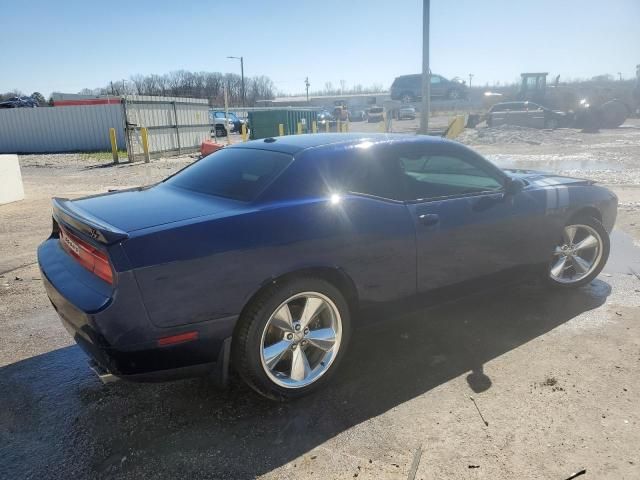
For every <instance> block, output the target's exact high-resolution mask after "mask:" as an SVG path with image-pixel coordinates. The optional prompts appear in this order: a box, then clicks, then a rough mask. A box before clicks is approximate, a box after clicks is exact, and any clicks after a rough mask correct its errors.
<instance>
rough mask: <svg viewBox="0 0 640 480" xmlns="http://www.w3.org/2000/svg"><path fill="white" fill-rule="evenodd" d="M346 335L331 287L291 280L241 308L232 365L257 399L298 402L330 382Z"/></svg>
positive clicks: (344, 315) (344, 316) (343, 313)
mask: <svg viewBox="0 0 640 480" xmlns="http://www.w3.org/2000/svg"><path fill="white" fill-rule="evenodd" d="M349 333H350V317H349V308H348V306H347V303H346V301H345V299H344V297H343V296H342V294H341V293H340V291H339V290H338V289H337V288H336V287H334V286H333V285H332V284H330V283H328V282H326V281H324V280H321V279H317V278H299V279H292V280H289V281H286V282H285V283H283V284H281V285H278V284H276V285H274V286H273V287H271V288H269V289H267V290H266V291H264V292H263V293H262V294H260V295H259V296H258V297H257V298H256V299H255V300H254V301H252V303H251V304H250V305H249V306H248V307H247V308H246V310H245V312H244V313H243V314H242V316H241V318H240V321H239V324H238V329H237V332H236V335H234V341H233V348H232V354H233V362H234V365H235V367H236V369H237V370H238V372H239V373H240V376H241V377H242V378H243V379H244V380H245V381H246V382H247V384H249V386H251V387H252V388H253V389H254V390H256V391H257V392H258V393H260V394H262V395H264V396H266V397H269V398H272V399H274V400H281V401H282V400H288V399H292V398H297V397H300V396H303V395H306V394H308V393H311V392H312V391H314V390H316V389H318V388H320V387H321V386H322V385H324V384H325V383H326V382H327V381H329V379H330V377H331V375H332V374H333V372H334V371H335V370H336V368H337V366H338V362H339V361H340V360H341V359H342V357H343V356H344V352H345V350H346V347H347V343H348V340H349Z"/></svg>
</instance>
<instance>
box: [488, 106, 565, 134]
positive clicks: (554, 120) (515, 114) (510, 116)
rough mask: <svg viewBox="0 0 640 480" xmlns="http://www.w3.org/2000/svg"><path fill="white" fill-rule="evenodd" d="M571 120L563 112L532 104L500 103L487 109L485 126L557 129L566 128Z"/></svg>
mask: <svg viewBox="0 0 640 480" xmlns="http://www.w3.org/2000/svg"><path fill="white" fill-rule="evenodd" d="M571 118H572V117H571V116H569V115H567V114H566V113H565V112H560V111H555V110H551V109H549V108H546V107H543V106H541V105H538V104H537V103H533V102H501V103H496V104H495V105H493V106H492V107H491V108H490V109H489V112H488V114H487V126H489V127H497V126H499V125H517V126H520V127H531V128H559V127H566V126H568V125H569V123H570V122H571Z"/></svg>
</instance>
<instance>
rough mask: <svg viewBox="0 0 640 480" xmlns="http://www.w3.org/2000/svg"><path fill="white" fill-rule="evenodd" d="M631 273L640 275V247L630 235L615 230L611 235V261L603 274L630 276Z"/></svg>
mask: <svg viewBox="0 0 640 480" xmlns="http://www.w3.org/2000/svg"><path fill="white" fill-rule="evenodd" d="M631 271H634V272H635V273H637V274H638V275H640V245H638V243H637V242H635V241H634V239H633V237H632V236H631V235H629V234H628V233H625V232H623V231H622V230H618V229H614V230H613V232H612V233H611V253H610V255H609V261H608V262H607V264H606V265H605V267H604V270H603V272H604V273H610V274H613V273H623V274H628V273H631Z"/></svg>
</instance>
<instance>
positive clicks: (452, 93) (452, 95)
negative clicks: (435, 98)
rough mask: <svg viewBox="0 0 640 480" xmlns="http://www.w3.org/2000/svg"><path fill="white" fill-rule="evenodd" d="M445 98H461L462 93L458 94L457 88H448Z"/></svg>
mask: <svg viewBox="0 0 640 480" xmlns="http://www.w3.org/2000/svg"><path fill="white" fill-rule="evenodd" d="M447 98H448V99H449V100H459V99H460V98H462V95H461V94H460V91H459V90H458V89H455V88H452V89H451V90H449V93H448V94H447Z"/></svg>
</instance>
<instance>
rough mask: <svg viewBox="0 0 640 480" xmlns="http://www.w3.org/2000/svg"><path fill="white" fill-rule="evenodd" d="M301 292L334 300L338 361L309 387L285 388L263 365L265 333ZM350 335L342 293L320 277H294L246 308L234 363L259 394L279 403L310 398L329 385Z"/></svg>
mask: <svg viewBox="0 0 640 480" xmlns="http://www.w3.org/2000/svg"><path fill="white" fill-rule="evenodd" d="M301 292H318V293H321V294H322V295H325V296H326V297H328V298H329V299H331V301H332V302H333V303H334V304H335V306H336V307H337V309H338V311H339V313H340V318H341V327H342V339H341V342H340V346H339V349H338V352H337V355H336V357H335V359H334V360H333V362H332V363H331V365H330V366H329V367H328V369H327V370H326V371H325V372H324V373H323V374H322V376H320V377H319V378H318V379H317V380H315V381H314V382H313V383H311V384H310V385H307V386H304V387H299V388H286V387H283V386H280V385H278V384H276V383H275V382H273V381H272V380H271V379H270V378H269V376H268V375H267V373H266V372H265V369H264V368H263V366H262V361H261V348H262V333H263V330H264V329H265V327H266V325H267V322H268V321H269V318H270V317H271V315H272V314H273V313H274V311H275V310H276V309H277V308H278V307H279V306H280V305H281V304H282V303H283V302H284V301H286V300H287V299H289V298H291V297H292V296H294V295H296V294H298V293H301ZM350 333H351V319H350V312H349V306H348V304H347V302H346V300H345V298H344V296H343V295H342V293H341V292H340V290H338V289H337V288H336V287H335V286H334V285H332V284H331V283H329V282H327V281H325V280H323V279H320V278H314V277H300V278H292V279H290V280H285V281H284V282H283V283H275V284H273V285H271V286H269V287H267V288H266V289H265V290H263V291H262V292H261V293H259V294H258V295H257V297H256V298H254V299H253V300H252V301H251V302H250V304H249V305H247V307H245V309H244V311H243V313H242V315H241V316H240V319H239V321H238V325H237V327H236V331H235V333H234V335H233V341H232V347H231V355H232V364H233V365H234V368H235V369H236V371H237V372H238V373H239V374H240V376H241V377H242V379H243V380H244V381H245V382H246V383H247V384H248V385H249V386H250V387H251V388H253V389H254V390H255V391H256V392H258V393H259V394H261V395H263V396H265V397H267V398H270V399H272V400H276V401H287V400H292V399H295V398H299V397H302V396H305V395H308V394H310V393H312V392H314V391H316V390H318V389H319V388H322V387H323V386H324V385H325V384H326V383H327V382H329V380H330V379H331V377H332V376H333V374H334V373H335V371H336V370H337V369H338V366H339V364H340V362H341V360H342V358H343V357H344V356H345V353H346V350H347V347H348V345H349V338H350Z"/></svg>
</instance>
